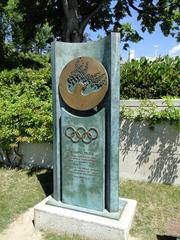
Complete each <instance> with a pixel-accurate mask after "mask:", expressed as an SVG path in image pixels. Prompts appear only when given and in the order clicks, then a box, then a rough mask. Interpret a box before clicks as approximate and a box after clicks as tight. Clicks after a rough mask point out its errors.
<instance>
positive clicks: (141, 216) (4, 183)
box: [0, 168, 180, 240]
mask: <svg viewBox="0 0 180 240" xmlns="http://www.w3.org/2000/svg"><path fill="white" fill-rule="evenodd" d="M0 182H1V190H0V213H1V214H0V231H2V230H3V229H5V228H6V227H7V225H8V224H9V223H10V222H12V221H13V219H14V218H15V217H16V216H17V215H18V214H20V213H22V212H24V211H25V210H26V209H28V208H30V207H32V206H34V205H35V204H36V203H38V202H39V201H41V200H42V199H43V198H44V197H45V196H46V195H49V194H50V193H51V192H52V173H51V172H47V171H40V172H33V171H32V172H29V171H25V170H24V171H17V170H6V169H3V168H0ZM120 193H121V196H122V197H126V198H132V199H136V200H137V201H138V208H137V213H136V217H135V220H134V224H133V228H132V230H131V235H133V236H135V237H140V238H141V239H146V240H155V239H156V237H155V236H156V234H163V232H164V229H165V224H166V223H167V221H168V220H169V219H171V218H176V219H180V187H174V186H168V185H163V184H152V183H151V184H150V183H141V182H135V181H122V182H121V184H120ZM44 239H46V240H72V239H73V240H84V238H80V237H78V236H73V237H68V236H63V237H60V236H57V235H55V234H51V233H46V234H44Z"/></svg>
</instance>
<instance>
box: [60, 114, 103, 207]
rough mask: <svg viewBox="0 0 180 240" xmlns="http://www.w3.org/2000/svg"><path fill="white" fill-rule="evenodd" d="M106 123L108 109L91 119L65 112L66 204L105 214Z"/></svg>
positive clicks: (63, 190) (64, 163)
mask: <svg viewBox="0 0 180 240" xmlns="http://www.w3.org/2000/svg"><path fill="white" fill-rule="evenodd" d="M104 122H105V114H104V109H102V110H101V111H100V112H98V113H97V114H95V115H93V116H90V117H88V118H87V117H78V116H74V115H72V114H69V113H68V112H66V111H65V110H64V109H62V131H61V139H62V146H63V147H62V202H63V203H66V204H70V205H75V206H80V207H83V208H90V209H94V210H99V211H103V210H104V201H105V199H104V172H105V169H104V167H105V166H104V165H105V124H104ZM88 134H89V135H88Z"/></svg>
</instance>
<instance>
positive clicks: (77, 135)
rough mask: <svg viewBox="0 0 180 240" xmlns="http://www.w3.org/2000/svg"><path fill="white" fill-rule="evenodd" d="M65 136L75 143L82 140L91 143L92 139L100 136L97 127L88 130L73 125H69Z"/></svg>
mask: <svg viewBox="0 0 180 240" xmlns="http://www.w3.org/2000/svg"><path fill="white" fill-rule="evenodd" d="M65 136H66V137H67V138H69V139H70V140H71V141H72V142H73V143H78V142H79V141H82V142H83V143H85V144H90V143H91V142H92V141H94V140H95V139H97V138H98V131H97V129H96V128H90V129H89V130H88V131H87V130H86V129H85V128H83V127H79V128H78V129H77V130H76V129H75V128H73V127H67V128H66V130H65Z"/></svg>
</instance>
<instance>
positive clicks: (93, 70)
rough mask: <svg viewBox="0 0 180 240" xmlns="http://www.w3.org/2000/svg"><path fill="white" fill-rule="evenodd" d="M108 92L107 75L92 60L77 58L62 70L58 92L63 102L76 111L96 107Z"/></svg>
mask: <svg viewBox="0 0 180 240" xmlns="http://www.w3.org/2000/svg"><path fill="white" fill-rule="evenodd" d="M107 90H108V75H107V72H106V69H105V68H104V66H103V65H102V64H101V63H100V62H99V61H97V60H96V59H94V58H90V57H78V58H75V59H73V60H72V61H70V62H69V63H68V64H67V65H66V66H65V67H64V69H63V71H62V73H61V75H60V79H59V91H60V94H61V96H62V98H63V100H64V102H65V103H66V104H67V105H68V106H70V107H71V108H73V109H76V110H82V111H84V110H89V109H92V108H94V107H96V106H97V105H98V104H99V103H100V102H101V101H102V99H103V98H104V96H105V94H106V92H107Z"/></svg>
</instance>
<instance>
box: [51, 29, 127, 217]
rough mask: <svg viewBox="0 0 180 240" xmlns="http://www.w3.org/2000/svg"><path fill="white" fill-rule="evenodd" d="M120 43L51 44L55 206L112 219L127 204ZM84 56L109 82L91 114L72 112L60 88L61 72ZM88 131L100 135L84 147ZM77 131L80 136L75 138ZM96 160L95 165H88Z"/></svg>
mask: <svg viewBox="0 0 180 240" xmlns="http://www.w3.org/2000/svg"><path fill="white" fill-rule="evenodd" d="M119 43H120V39H119V34H116V33H112V34H111V35H109V36H108V37H106V38H104V39H101V40H99V41H97V42H93V41H92V42H88V43H63V42H54V43H53V44H52V66H53V72H52V79H53V111H54V118H53V119H54V134H53V137H54V140H53V159H54V192H53V198H54V201H53V204H54V205H57V206H61V205H63V204H64V205H67V206H65V207H68V206H69V208H75V207H77V208H78V207H79V208H83V209H87V212H89V213H91V212H92V211H94V212H96V211H97V212H99V213H100V214H101V213H102V214H103V213H106V212H108V213H109V215H110V216H109V217H112V218H117V214H118V216H119V213H120V212H121V210H122V208H123V207H124V205H125V203H124V202H122V203H121V202H119V196H118V184H119V92H120V91H119V74H120V73H119V72H120V69H119V66H120V63H119V59H120V58H119V52H120V50H119ZM82 56H86V57H91V58H95V59H96V60H98V61H100V62H101V63H102V64H103V66H104V67H105V69H106V71H107V73H108V78H109V89H108V92H107V94H106V96H105V98H104V99H103V101H102V102H101V103H100V104H99V105H98V106H97V108H96V109H93V110H92V111H90V112H88V113H86V112H84V113H82V112H77V111H74V110H72V109H70V108H68V107H67V106H66V104H65V103H64V102H63V101H62V99H61V97H60V94H59V89H58V87H59V76H60V74H61V72H62V70H63V68H64V67H65V66H66V64H67V63H69V62H70V61H71V60H73V59H75V58H77V57H82ZM88 91H89V90H88ZM78 128H79V129H78ZM90 128H93V129H96V130H97V131H98V134H99V135H98V138H96V137H95V135H96V130H95V131H94V132H92V135H93V138H96V139H95V140H93V141H92V143H90V144H86V143H84V142H88V141H89V135H87V134H86V136H85V135H84V132H83V131H85V132H87V131H89V130H90ZM77 129H78V133H76V134H75V133H74V132H76V131H77ZM84 129H85V130H84ZM79 135H81V136H83V140H82V139H81V140H78V138H79ZM83 141H84V142H83ZM85 159H86V161H85ZM92 159H94V163H92V162H91V163H90V160H92ZM83 211H84V210H83ZM99 213H98V214H99ZM107 215H108V214H107Z"/></svg>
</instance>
